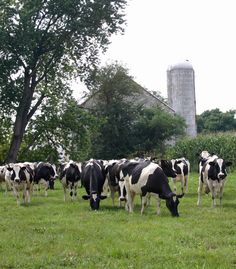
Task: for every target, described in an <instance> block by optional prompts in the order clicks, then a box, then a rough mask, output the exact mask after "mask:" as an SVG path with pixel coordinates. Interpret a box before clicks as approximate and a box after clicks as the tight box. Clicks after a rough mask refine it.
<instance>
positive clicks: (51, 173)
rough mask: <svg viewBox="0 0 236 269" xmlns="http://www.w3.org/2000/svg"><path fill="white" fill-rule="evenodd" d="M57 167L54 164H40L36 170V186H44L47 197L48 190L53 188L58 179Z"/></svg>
mask: <svg viewBox="0 0 236 269" xmlns="http://www.w3.org/2000/svg"><path fill="white" fill-rule="evenodd" d="M57 176H58V175H57V172H56V166H55V165H54V164H50V163H45V162H39V163H38V164H37V166H36V168H35V170H34V184H36V185H37V186H38V187H39V184H42V185H43V186H44V190H45V196H47V195H48V192H47V191H48V189H49V188H53V186H54V180H55V179H56V177H57Z"/></svg>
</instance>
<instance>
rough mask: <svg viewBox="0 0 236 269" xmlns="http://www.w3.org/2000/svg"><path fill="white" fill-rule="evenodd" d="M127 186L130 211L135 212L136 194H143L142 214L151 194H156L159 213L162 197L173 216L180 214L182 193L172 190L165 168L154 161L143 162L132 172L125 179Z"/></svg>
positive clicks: (158, 211) (158, 212)
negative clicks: (179, 205) (178, 193)
mask: <svg viewBox="0 0 236 269" xmlns="http://www.w3.org/2000/svg"><path fill="white" fill-rule="evenodd" d="M125 187H126V191H127V200H128V201H127V203H128V209H129V212H133V208H134V204H133V201H134V197H135V195H136V194H141V200H142V208H141V214H143V212H144V209H145V207H146V205H147V199H148V198H149V194H150V193H153V194H155V196H156V198H157V206H158V209H157V214H160V199H165V200H166V206H167V208H168V209H169V210H170V212H171V214H172V216H179V213H178V204H179V199H178V198H181V197H183V194H182V195H176V194H175V193H174V192H172V190H171V188H170V186H169V183H168V178H167V176H166V175H165V173H164V171H163V169H162V168H161V167H160V166H159V165H158V164H156V163H153V162H148V161H146V162H141V163H139V164H138V165H137V166H136V167H135V168H134V169H133V170H132V172H131V176H129V177H128V178H127V179H126V180H125Z"/></svg>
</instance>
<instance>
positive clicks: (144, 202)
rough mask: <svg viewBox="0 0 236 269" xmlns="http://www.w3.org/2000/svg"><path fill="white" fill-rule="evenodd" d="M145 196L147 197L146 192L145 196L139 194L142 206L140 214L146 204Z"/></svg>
mask: <svg viewBox="0 0 236 269" xmlns="http://www.w3.org/2000/svg"><path fill="white" fill-rule="evenodd" d="M147 198H148V193H147V194H146V195H145V196H141V205H142V207H141V215H142V214H143V212H144V209H145V208H146V206H147Z"/></svg>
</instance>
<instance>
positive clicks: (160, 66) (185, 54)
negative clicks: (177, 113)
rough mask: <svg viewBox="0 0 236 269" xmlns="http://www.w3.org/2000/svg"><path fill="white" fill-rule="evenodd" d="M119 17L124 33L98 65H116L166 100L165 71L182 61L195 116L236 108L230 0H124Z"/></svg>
mask: <svg viewBox="0 0 236 269" xmlns="http://www.w3.org/2000/svg"><path fill="white" fill-rule="evenodd" d="M125 12H126V26H125V27H124V28H125V33H124V34H123V35H120V34H119V35H115V36H112V37H111V39H110V40H111V44H110V45H109V47H108V50H107V52H106V53H105V54H104V55H102V56H101V62H102V65H106V64H109V63H111V62H114V61H118V62H119V63H121V64H122V65H124V66H125V67H126V68H127V69H128V70H129V75H131V76H133V78H134V80H135V81H136V82H137V83H139V84H140V85H141V86H143V87H145V88H146V89H147V90H150V91H159V92H160V94H161V95H162V96H163V97H165V98H166V97H167V74H166V71H167V68H168V66H170V65H173V64H176V63H178V62H181V61H185V60H188V61H189V62H190V63H191V64H192V66H193V69H194V72H195V93H196V110H197V114H198V115H199V114H201V113H202V112H204V111H206V110H211V109H215V108H219V109H220V110H221V111H222V112H226V111H229V110H231V109H236V97H235V96H236V95H235V93H236V65H235V63H236V38H235V32H236V16H235V1H234V0H128V6H127V8H126V11H125ZM234 97H235V98H234Z"/></svg>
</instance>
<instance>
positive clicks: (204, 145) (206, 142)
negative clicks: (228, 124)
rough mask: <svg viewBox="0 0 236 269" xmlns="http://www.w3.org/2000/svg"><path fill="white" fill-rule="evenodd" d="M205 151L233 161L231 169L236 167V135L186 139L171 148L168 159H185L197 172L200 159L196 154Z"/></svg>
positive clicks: (218, 134)
mask: <svg viewBox="0 0 236 269" xmlns="http://www.w3.org/2000/svg"><path fill="white" fill-rule="evenodd" d="M203 150H207V151H209V152H210V153H211V154H212V153H214V154H216V155H218V156H219V157H221V158H223V159H225V160H227V161H231V162H232V163H233V165H232V166H231V169H233V168H235V167H236V135H235V133H212V134H207V135H198V136H197V137H196V138H184V139H181V140H179V141H178V142H177V143H176V144H175V146H172V147H169V148H168V149H167V152H166V155H167V156H166V157H167V158H180V157H185V158H187V159H188V160H189V161H190V163H191V170H194V171H197V169H198V157H197V156H196V154H198V153H200V152H201V151H203Z"/></svg>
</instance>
